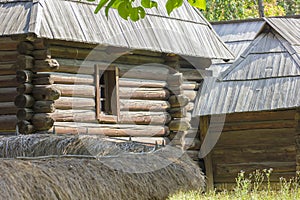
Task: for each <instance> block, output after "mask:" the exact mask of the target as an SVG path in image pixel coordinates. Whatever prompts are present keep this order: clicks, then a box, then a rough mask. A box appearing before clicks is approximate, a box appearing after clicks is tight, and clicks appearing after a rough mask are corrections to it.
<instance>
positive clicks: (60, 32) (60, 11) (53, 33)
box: [0, 0, 233, 59]
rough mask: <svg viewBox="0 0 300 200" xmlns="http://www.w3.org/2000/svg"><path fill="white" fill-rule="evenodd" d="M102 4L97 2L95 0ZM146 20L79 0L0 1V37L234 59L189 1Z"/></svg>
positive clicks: (158, 11) (161, 1)
mask: <svg viewBox="0 0 300 200" xmlns="http://www.w3.org/2000/svg"><path fill="white" fill-rule="evenodd" d="M96 2H97V1H96ZM158 2H159V4H161V5H159V9H158V10H156V9H152V10H150V11H148V15H147V16H146V18H145V19H143V20H140V21H138V22H132V21H130V20H129V21H125V20H123V19H122V18H120V17H119V16H118V12H117V10H115V9H110V12H109V18H108V20H107V18H106V17H105V15H104V13H103V12H100V13H98V14H97V15H95V14H94V10H95V7H96V4H95V3H88V2H84V1H79V0H0V19H2V22H1V26H0V36H5V35H14V34H26V33H34V34H36V35H37V37H40V38H47V39H57V40H66V41H74V42H83V43H92V44H101V45H108V46H116V47H126V48H130V49H141V50H150V51H157V52H165V53H176V54H179V55H186V56H194V57H204V58H220V59H232V58H233V55H232V54H231V52H230V51H229V50H228V49H227V47H226V46H225V45H224V43H223V42H222V41H221V39H220V38H219V37H218V36H217V34H216V33H215V32H214V31H213V30H212V27H211V26H210V24H209V23H208V22H207V20H206V19H205V18H204V17H203V16H202V14H201V13H200V12H199V11H198V10H196V9H194V8H193V7H191V6H190V5H189V4H188V3H187V2H184V5H183V6H182V7H180V8H179V9H176V10H175V11H174V12H173V13H172V14H171V16H168V15H167V13H166V11H165V8H164V4H165V2H166V1H165V0H160V1H158Z"/></svg>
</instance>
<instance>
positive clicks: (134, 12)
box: [88, 0, 206, 21]
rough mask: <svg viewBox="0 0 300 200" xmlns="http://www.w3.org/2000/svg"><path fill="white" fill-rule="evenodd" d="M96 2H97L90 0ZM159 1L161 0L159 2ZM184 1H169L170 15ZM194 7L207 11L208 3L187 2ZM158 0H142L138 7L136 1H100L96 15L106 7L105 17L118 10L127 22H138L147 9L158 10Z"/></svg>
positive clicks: (198, 0) (190, 0)
mask: <svg viewBox="0 0 300 200" xmlns="http://www.w3.org/2000/svg"><path fill="white" fill-rule="evenodd" d="M88 1H90V2H94V1H95V0H88ZM158 1H159V0H158ZM183 1H184V0H168V1H167V3H166V9H167V12H168V14H169V15H170V14H171V12H172V11H173V10H174V9H176V8H178V7H180V6H182V4H183ZM187 1H188V2H189V3H190V4H191V5H192V6H194V7H196V8H199V9H203V10H205V8H206V2H205V0H187ZM157 6H158V4H157V0H141V3H140V5H138V4H137V3H136V2H135V0H100V2H99V4H98V6H97V7H96V10H95V13H98V12H99V11H100V10H101V9H102V8H103V7H105V15H106V17H108V11H109V9H110V8H115V9H117V10H118V13H119V15H120V16H121V17H122V18H123V19H125V20H127V19H131V20H132V21H138V20H139V19H142V18H144V17H145V15H146V11H145V9H151V8H157Z"/></svg>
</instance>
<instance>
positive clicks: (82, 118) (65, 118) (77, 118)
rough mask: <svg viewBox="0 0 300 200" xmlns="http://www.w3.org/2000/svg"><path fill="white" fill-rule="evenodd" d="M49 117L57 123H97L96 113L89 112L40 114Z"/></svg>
mask: <svg viewBox="0 0 300 200" xmlns="http://www.w3.org/2000/svg"><path fill="white" fill-rule="evenodd" d="M44 115H49V116H51V117H52V118H53V120H54V121H55V122H97V119H96V113H95V111H89V110H58V109H56V111H55V112H53V113H47V114H40V116H41V117H43V116H44Z"/></svg>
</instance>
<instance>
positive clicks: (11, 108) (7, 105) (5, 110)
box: [0, 101, 18, 115]
mask: <svg viewBox="0 0 300 200" xmlns="http://www.w3.org/2000/svg"><path fill="white" fill-rule="evenodd" d="M17 110H18V108H17V107H16V106H15V104H14V102H13V101H12V102H1V103H0V115H9V114H16V112H17Z"/></svg>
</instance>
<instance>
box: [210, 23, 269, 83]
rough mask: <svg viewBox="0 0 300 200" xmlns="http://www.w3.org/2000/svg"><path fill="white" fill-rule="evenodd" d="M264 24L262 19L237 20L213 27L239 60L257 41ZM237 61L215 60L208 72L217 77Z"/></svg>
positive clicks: (216, 24)
mask: <svg viewBox="0 0 300 200" xmlns="http://www.w3.org/2000/svg"><path fill="white" fill-rule="evenodd" d="M264 23H265V21H264V20H262V19H255V20H253V19H251V20H243V21H241V20H236V21H230V22H217V23H213V24H212V27H213V29H214V30H215V31H216V33H217V34H218V35H219V36H220V37H221V39H222V40H223V41H224V42H225V44H226V45H227V47H228V48H229V49H230V50H231V52H233V55H234V56H235V59H237V58H238V57H239V56H240V55H241V53H243V52H244V50H245V49H246V48H247V47H248V46H249V45H250V43H251V42H252V41H253V40H254V39H255V37H256V36H257V34H258V33H259V32H260V30H261V29H262V27H263V25H264ZM235 59H232V60H229V61H228V62H225V61H223V60H222V59H214V60H213V61H212V63H213V64H212V65H211V66H210V67H209V68H208V70H212V71H213V76H215V77H217V76H219V74H220V73H221V72H223V71H225V70H226V69H227V68H228V67H229V66H230V65H231V64H232V63H233V62H234V61H235Z"/></svg>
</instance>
